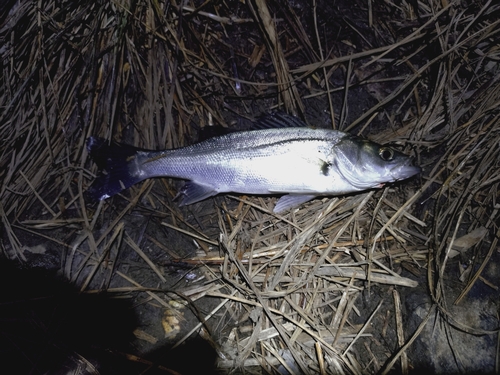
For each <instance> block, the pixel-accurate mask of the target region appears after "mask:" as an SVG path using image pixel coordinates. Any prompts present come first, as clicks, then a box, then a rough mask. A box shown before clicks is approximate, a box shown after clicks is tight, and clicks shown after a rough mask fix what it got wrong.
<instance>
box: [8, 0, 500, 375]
mask: <svg viewBox="0 0 500 375" xmlns="http://www.w3.org/2000/svg"><path fill="white" fill-rule="evenodd" d="M184 4H185V5H184V6H182V7H181V6H180V5H179V4H176V3H175V2H170V3H158V2H154V1H151V2H149V1H142V0H141V1H138V2H128V1H120V0H116V1H112V2H105V3H97V2H87V3H85V2H84V3H82V2H70V3H68V4H65V5H64V6H60V7H59V6H58V5H57V2H44V4H43V5H40V4H39V5H36V4H35V3H33V2H27V1H21V2H20V3H15V4H14V5H13V6H12V9H11V10H10V13H9V14H8V15H7V13H5V15H3V16H1V17H2V18H0V20H1V24H0V38H1V40H2V43H1V44H0V45H1V46H2V47H0V54H1V57H2V62H3V65H2V74H1V76H0V79H1V85H0V107H1V108H2V111H1V112H0V140H1V144H2V147H1V149H0V215H1V219H2V223H3V227H4V228H3V233H2V234H3V236H4V238H3V241H2V250H3V252H4V255H5V256H6V257H8V258H17V259H20V260H23V261H24V260H26V255H25V254H26V246H28V245H27V244H26V240H25V237H26V236H31V237H30V238H36V239H38V240H39V241H44V242H45V241H48V242H50V243H51V244H52V245H53V246H55V247H56V248H57V249H60V250H59V251H60V252H61V254H65V256H64V257H63V256H61V259H63V262H64V264H63V266H62V268H63V271H64V274H65V276H66V277H67V278H68V279H69V280H71V281H72V282H74V283H75V284H76V285H78V287H79V288H80V289H81V290H82V291H85V292H96V291H97V290H107V291H108V292H110V293H113V292H116V293H118V292H119V293H131V294H133V295H134V296H137V295H141V294H144V295H147V296H148V298H149V301H153V302H154V303H156V305H155V306H158V308H159V309H168V308H169V306H170V305H169V301H170V300H173V299H176V298H177V297H175V298H174V294H173V292H174V291H175V293H178V294H179V295H182V296H183V298H184V299H185V300H187V301H188V302H189V305H193V304H195V302H196V301H199V300H202V299H203V298H207V297H217V298H218V301H219V302H218V303H217V306H216V307H215V308H213V309H212V310H211V311H208V312H203V313H201V312H197V314H198V318H199V320H200V324H199V325H196V326H195V327H194V328H193V329H192V331H191V332H189V333H188V334H186V335H185V336H184V337H182V338H180V337H178V338H176V342H177V344H180V343H181V342H183V341H184V340H185V339H186V338H187V337H189V335H191V334H192V333H195V332H200V330H201V331H202V332H203V333H204V334H205V335H206V336H205V337H207V339H208V340H209V341H210V342H211V343H212V344H213V346H214V347H215V348H216V349H217V351H218V353H219V354H220V357H219V360H218V366H219V367H220V368H222V369H231V368H233V369H234V368H239V369H240V370H241V371H249V372H250V371H252V370H251V369H252V368H253V366H262V367H263V368H265V369H266V371H268V372H271V373H276V371H277V368H278V367H280V366H283V367H285V368H286V369H287V370H288V371H289V372H290V373H292V374H293V373H300V372H301V371H302V372H304V373H308V372H310V371H314V372H317V373H322V374H323V373H325V374H326V373H367V372H379V371H380V372H384V373H385V372H387V371H389V370H391V369H392V368H393V366H395V364H396V363H397V361H398V360H400V361H401V362H400V363H401V364H400V365H401V366H402V367H401V371H402V372H407V370H408V362H407V359H406V357H405V350H406V349H407V347H408V346H409V345H410V344H411V342H413V340H414V339H415V338H416V336H418V333H419V331H417V332H405V331H404V325H403V324H402V318H401V316H402V312H401V302H400V299H399V294H398V290H401V289H400V288H401V287H405V288H411V287H415V286H416V285H417V282H416V281H414V279H413V278H409V277H403V276H401V270H402V268H404V269H407V270H411V271H412V272H414V273H415V274H418V273H419V272H420V271H421V270H423V269H424V268H426V269H427V273H428V281H429V290H430V292H431V296H432V299H433V303H434V308H437V310H438V311H439V312H440V313H441V316H442V317H443V318H444V319H445V320H446V321H447V322H449V323H450V324H452V325H454V326H456V327H459V328H460V329H463V330H466V331H468V332H471V333H485V332H484V330H481V329H480V328H478V327H469V326H467V324H466V323H464V322H463V321H461V320H460V317H456V316H453V315H452V314H451V313H450V312H449V309H448V308H447V303H446V301H447V299H446V298H445V297H446V295H445V289H446V288H445V285H446V272H447V270H448V265H449V262H450V259H451V258H452V257H453V256H455V255H457V254H461V255H466V254H469V256H470V254H472V253H474V255H475V256H474V262H476V263H477V266H476V267H473V266H471V267H470V268H469V270H472V272H471V273H470V274H467V275H464V278H463V281H464V284H463V285H464V286H463V290H462V292H461V293H460V294H459V295H458V296H457V297H456V300H455V303H460V302H461V301H462V299H463V298H464V296H465V295H466V294H467V293H468V292H469V291H470V289H471V288H472V286H473V285H474V283H476V282H478V280H480V279H481V282H486V283H490V285H492V287H498V286H497V285H495V281H494V280H486V279H484V278H483V277H482V276H481V274H482V271H483V270H484V268H485V267H486V265H487V264H488V261H489V259H490V257H491V256H492V254H493V252H494V251H496V249H497V242H498V238H499V235H500V229H499V228H498V223H499V208H500V205H499V203H498V201H497V199H498V184H499V182H500V177H499V173H498V171H499V163H500V148H499V147H498V146H499V144H500V130H499V129H500V126H499V123H500V122H499V116H500V112H499V109H498V108H499V103H500V85H499V79H500V65H499V61H500V55H499V51H500V43H499V40H500V38H499V33H500V27H499V24H500V6H499V5H498V4H496V3H495V2H493V1H476V2H474V3H473V4H472V5H470V6H469V7H468V8H462V6H461V5H460V2H458V1H450V2H449V1H437V0H429V1H427V2H418V3H415V4H416V5H417V6H418V12H417V11H416V9H415V8H414V6H413V5H412V4H414V3H413V2H406V1H402V2H394V3H391V2H384V3H383V4H382V3H379V2H372V1H366V2H361V1H360V2H356V4H358V6H359V7H361V8H362V9H363V11H362V12H361V13H359V14H362V15H363V17H361V16H359V15H356V16H354V15H353V16H352V18H351V17H350V15H349V14H343V15H342V10H343V9H342V7H345V6H346V5H345V4H343V2H341V4H340V5H339V6H338V7H337V8H338V9H333V6H329V5H328V4H326V5H325V4H319V3H318V4H316V2H315V1H314V2H313V3H312V5H311V4H310V3H304V4H298V5H297V4H296V7H295V8H293V7H292V6H291V5H290V4H289V3H288V2H284V1H283V2H282V1H276V2H265V1H262V0H249V1H247V2H238V1H234V2H228V3H226V2H223V3H217V4H215V3H212V2H205V3H201V2H195V3H192V2H186V3H184ZM40 6H41V7H40ZM299 7H307V9H305V8H299ZM316 7H318V8H316ZM317 9H318V10H322V11H323V12H326V11H330V12H332V14H335V17H334V18H335V19H333V20H330V19H327V20H325V17H324V16H323V17H321V16H322V15H321V14H318V13H317V11H316V10H317ZM301 10H302V11H303V12H304V13H305V14H307V16H310V18H309V19H310V20H312V21H311V22H309V23H307V24H306V23H304V19H305V18H304V17H303V15H302V14H301V12H300V11H301ZM334 10H335V11H336V12H334ZM338 11H340V14H339V13H338ZM365 16H366V17H365ZM306 18H307V17H306ZM326 21H328V22H326ZM337 25H341V26H342V28H341V27H340V26H338V27H337ZM335 33H337V34H335ZM358 105H359V107H361V108H357V107H358ZM363 106H364V107H363ZM273 108H281V109H284V110H286V111H288V112H290V113H294V114H297V115H298V116H301V117H305V118H306V119H307V120H308V121H309V122H310V123H311V124H313V125H318V124H322V123H327V124H328V126H332V127H335V128H338V129H342V130H346V131H351V132H356V133H359V134H363V135H368V136H370V138H371V139H374V140H376V141H378V142H381V143H385V142H393V143H395V144H398V145H401V146H402V147H403V146H404V147H405V150H406V151H407V152H409V153H412V154H414V155H415V157H416V158H417V160H418V163H419V164H420V165H421V166H422V167H423V168H424V173H423V174H422V177H421V184H420V186H418V187H415V181H414V182H413V183H409V184H402V185H399V186H396V187H387V188H386V189H384V190H383V191H381V192H368V193H365V194H360V195H356V196H350V197H336V198H328V199H327V198H325V199H318V200H315V201H313V202H311V203H308V204H305V205H303V206H301V207H300V208H299V209H297V210H295V211H293V212H290V213H287V214H286V215H283V216H279V215H273V214H272V207H273V205H274V198H262V197H226V198H225V199H221V198H218V199H216V200H215V201H214V202H216V205H215V207H214V206H213V205H212V204H211V203H210V202H209V203H207V204H204V205H199V206H196V207H193V208H188V209H186V210H179V209H178V208H177V206H176V204H175V203H173V204H172V197H173V196H174V195H175V189H174V188H173V187H171V185H170V184H169V183H168V181H162V180H155V181H154V182H151V181H150V182H146V183H144V184H142V185H140V186H138V187H135V188H133V189H130V192H127V193H126V194H125V196H124V197H122V198H115V199H113V200H109V201H106V202H102V203H100V204H99V205H98V206H92V205H90V204H88V203H86V202H85V201H84V198H83V195H82V193H83V192H84V191H85V189H86V188H87V187H88V185H89V184H90V182H91V180H92V178H93V177H94V173H95V172H96V170H95V167H94V166H93V164H92V163H91V162H90V160H89V159H88V156H87V152H86V149H85V147H84V145H85V139H86V138H87V137H88V136H90V135H98V136H103V137H106V138H114V139H115V140H120V141H125V142H127V143H130V144H134V145H136V146H140V147H144V148H172V147H178V146H180V145H184V144H187V143H189V142H192V141H193V139H196V132H197V130H198V129H197V128H196V127H200V128H202V127H205V126H209V125H212V124H218V125H223V126H232V127H240V126H242V122H243V120H244V119H248V118H254V117H255V116H256V115H257V114H259V112H262V111H265V110H268V109H273ZM318 108H320V109H321V110H322V111H327V113H325V114H324V115H323V114H322V113H321V112H320V111H318ZM193 124H196V125H193ZM131 218H135V219H131ZM134 220H135V221H134ZM150 222H156V223H160V222H161V224H162V225H158V226H156V227H155V229H152V228H151V227H150V228H148V223H150ZM137 223H139V224H137ZM144 223H146V224H144ZM138 228H139V230H138ZM158 228H162V229H158ZM167 228H168V230H169V231H170V232H168V233H177V232H178V233H181V236H182V238H184V240H185V242H184V245H183V246H186V245H185V244H187V243H189V244H190V245H189V246H190V249H186V248H184V249H183V250H185V252H184V253H182V252H183V250H180V249H176V248H174V247H175V246H174V244H173V243H168V242H165V240H164V238H161V239H160V238H158V237H157V236H156V233H159V232H161V231H163V230H167ZM146 229H148V230H146ZM155 231H156V232H155ZM162 233H164V232H162ZM471 233H472V234H471ZM33 236H34V237H33ZM186 238H187V239H188V240H186ZM145 243H147V244H148V248H149V247H152V248H154V249H156V251H160V252H163V254H165V252H168V255H163V259H162V258H161V257H158V256H156V255H154V256H153V255H151V253H150V251H149V250H148V251H146V248H145ZM195 248H196V249H198V254H197V255H193V251H194V249H195ZM124 249H127V250H124ZM188 250H190V251H188ZM123 252H125V253H126V254H135V256H136V258H137V259H139V260H138V261H140V262H143V263H142V264H144V265H146V267H147V268H149V269H150V270H151V271H152V274H151V275H152V276H151V278H149V279H147V278H142V279H141V278H140V277H139V279H140V280H139V281H138V280H136V279H135V278H136V277H137V274H127V272H126V270H127V267H126V265H127V264H128V263H127V262H128V260H127V259H124V258H123V257H122V256H121V255H120V254H121V253H123ZM181 253H182V254H181ZM189 253H190V255H188V256H186V254H189ZM154 254H157V253H154ZM165 257H166V258H167V259H169V261H172V262H174V263H175V262H179V261H182V262H183V263H184V264H188V265H196V266H198V267H200V266H201V268H199V273H200V274H201V275H202V276H201V277H200V278H199V279H198V281H196V282H192V283H189V284H187V286H186V285H184V286H183V287H182V288H179V286H178V285H169V284H168V280H167V279H166V275H165V269H164V267H163V266H162V265H161V261H163V260H164V258H165ZM379 285H380V286H382V285H384V286H396V287H394V288H392V289H390V291H391V294H388V295H387V298H386V299H381V300H380V301H378V300H377V301H374V304H373V305H372V306H371V307H370V308H369V309H368V310H369V311H362V310H363V309H362V307H361V304H360V302H359V301H360V299H361V298H360V295H361V294H362V293H370V291H371V289H372V288H373V287H374V286H379ZM158 286H159V287H158ZM167 289H168V293H167ZM373 298H375V297H373ZM392 298H394V300H392ZM383 303H385V304H386V305H385V307H386V308H387V305H389V306H391V305H392V306H393V307H391V309H393V310H392V311H394V313H393V315H392V317H391V319H394V318H393V317H395V320H394V321H393V320H390V321H387V320H386V321H387V324H390V325H393V326H395V327H396V328H395V329H396V331H397V337H396V338H395V340H396V343H397V344H396V345H395V347H396V348H399V349H396V350H393V349H394V348H391V349H390V350H393V353H391V355H390V356H387V355H385V356H383V355H381V354H380V353H372V352H371V351H370V349H369V348H368V346H367V345H366V341H364V342H365V347H366V348H367V349H366V350H367V353H369V354H370V355H371V356H370V358H364V359H363V358H360V357H359V356H358V355H357V353H358V352H359V349H358V351H356V350H354V348H355V347H356V346H357V345H358V346H362V345H363V344H362V342H363V340H370V337H372V336H373V335H375V334H376V333H375V332H374V328H373V327H372V326H371V324H370V323H371V321H372V320H373V319H375V318H376V317H378V318H381V317H383V315H384V313H383V309H382V310H381V309H380V307H381V306H382V304H383ZM365 310H366V309H365ZM430 314H431V312H429V316H430ZM359 319H363V322H362V323H359ZM381 319H382V318H381ZM213 321H216V323H215V322H214V323H212V322H213ZM425 322H426V320H424V322H423V323H422V324H425ZM222 332H224V334H221V333H222ZM486 333H488V332H486ZM383 350H386V348H385V349H384V348H381V351H382V352H383Z"/></svg>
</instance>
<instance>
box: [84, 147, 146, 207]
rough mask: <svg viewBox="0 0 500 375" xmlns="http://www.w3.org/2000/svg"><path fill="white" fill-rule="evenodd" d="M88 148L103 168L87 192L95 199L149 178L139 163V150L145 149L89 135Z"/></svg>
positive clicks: (98, 164) (100, 167) (108, 195)
mask: <svg viewBox="0 0 500 375" xmlns="http://www.w3.org/2000/svg"><path fill="white" fill-rule="evenodd" d="M87 150H88V151H89V154H90V156H91V157H92V159H93V160H94V162H95V163H96V164H97V166H98V167H99V169H101V173H100V174H99V176H97V178H96V179H95V180H94V182H93V183H92V185H91V186H90V187H89V189H88V190H87V192H86V195H87V196H88V197H89V198H90V199H92V200H94V201H97V200H103V199H106V198H109V197H112V196H113V195H115V194H118V193H119V192H121V191H122V190H125V189H127V188H129V187H130V186H132V185H134V184H136V183H138V182H140V181H142V180H144V179H146V178H147V176H144V174H143V173H140V172H141V171H140V170H139V168H140V164H139V163H137V152H138V151H144V150H143V149H139V148H136V147H133V146H128V145H122V144H119V143H115V142H111V143H108V141H107V140H105V139H102V138H94V137H89V138H88V139H87Z"/></svg>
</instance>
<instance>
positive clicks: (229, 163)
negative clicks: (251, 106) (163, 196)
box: [87, 127, 420, 212]
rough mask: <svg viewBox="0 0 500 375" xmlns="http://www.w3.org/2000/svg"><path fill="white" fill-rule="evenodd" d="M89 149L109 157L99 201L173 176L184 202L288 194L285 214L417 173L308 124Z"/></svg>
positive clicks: (93, 144) (91, 143)
mask: <svg viewBox="0 0 500 375" xmlns="http://www.w3.org/2000/svg"><path fill="white" fill-rule="evenodd" d="M87 145H88V149H89V151H90V154H91V155H92V154H97V157H99V156H100V157H101V159H102V158H104V159H105V160H104V161H102V160H101V165H102V166H103V167H104V169H105V170H106V171H107V173H106V174H103V175H101V176H99V177H98V178H97V179H96V181H95V182H94V183H93V184H92V186H91V187H90V188H89V190H88V192H89V194H90V195H91V196H92V197H93V198H94V199H105V198H108V197H110V196H112V195H114V194H117V193H119V192H120V191H121V190H123V189H125V188H128V187H129V186H131V185H133V184H135V183H137V182H139V181H142V180H144V179H147V178H152V177H174V178H180V179H184V180H188V182H187V183H186V184H185V186H184V188H182V189H181V191H180V193H179V195H178V197H179V199H180V204H181V205H187V204H192V203H195V202H198V201H201V200H203V199H206V198H208V197H210V196H213V195H216V194H219V193H227V192H235V193H243V194H287V195H285V196H283V197H282V198H281V199H280V200H279V201H278V204H277V205H276V207H275V209H274V211H275V212H282V211H285V210H287V209H289V208H291V207H294V206H297V205H298V204H301V203H303V202H306V201H308V200H310V199H312V198H314V197H316V196H321V195H340V194H347V193H352V192H356V191H362V190H367V189H371V188H377V187H381V186H382V185H383V184H385V183H388V182H393V181H397V180H401V179H405V178H408V177H411V176H412V175H414V174H416V173H418V172H419V171H420V168H418V167H415V166H413V165H412V163H411V159H410V158H409V157H408V156H406V155H404V154H401V153H399V152H398V151H396V150H393V149H391V148H389V147H384V146H380V145H378V144H376V143H373V142H370V141H366V140H362V139H360V138H357V137H353V136H351V135H349V134H347V133H343V132H340V131H336V130H326V129H317V130H314V129H310V128H307V127H295V128H279V129H264V130H252V131H245V132H238V133H231V134H227V135H224V136H220V137H215V138H212V139H209V140H206V141H204V142H201V143H197V144H194V145H191V146H188V147H184V148H179V149H174V150H164V151H144V150H137V149H134V148H132V147H130V146H120V145H117V144H111V145H108V144H106V142H105V141H103V140H100V139H96V138H89V140H88V143H87ZM99 154H100V155H99ZM103 156H104V157H103ZM97 157H96V159H97Z"/></svg>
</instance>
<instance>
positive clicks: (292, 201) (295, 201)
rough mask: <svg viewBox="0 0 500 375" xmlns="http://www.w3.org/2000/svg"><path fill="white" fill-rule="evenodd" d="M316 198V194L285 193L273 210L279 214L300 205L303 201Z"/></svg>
mask: <svg viewBox="0 0 500 375" xmlns="http://www.w3.org/2000/svg"><path fill="white" fill-rule="evenodd" d="M314 198H316V195H293V194H287V195H283V196H282V197H281V198H280V199H279V200H278V203H276V206H275V207H274V210H273V211H274V212H275V213H277V214H279V213H281V212H283V211H286V210H289V209H291V208H294V207H297V206H300V205H301V204H302V203H306V202H309V201H310V200H311V199H314Z"/></svg>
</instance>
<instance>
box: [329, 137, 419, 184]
mask: <svg viewBox="0 0 500 375" xmlns="http://www.w3.org/2000/svg"><path fill="white" fill-rule="evenodd" d="M334 154H335V155H334V163H335V165H336V167H337V170H338V171H339V172H340V173H341V175H342V176H343V177H344V179H345V180H346V181H348V182H349V184H350V185H351V186H352V187H353V189H354V190H358V191H359V190H366V189H371V188H380V187H382V186H383V185H384V184H386V183H389V182H395V181H399V180H404V179H406V178H409V177H411V176H413V175H415V174H417V173H420V171H421V169H420V167H417V166H415V165H413V161H412V158H411V157H409V156H408V155H405V154H403V153H401V152H399V151H397V150H395V149H394V148H392V147H389V146H382V145H379V144H377V143H375V142H371V141H368V140H365V139H361V138H359V137H355V136H350V135H349V136H346V137H344V138H343V139H342V140H341V141H340V142H339V143H338V144H337V145H336V147H335V148H334Z"/></svg>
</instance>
